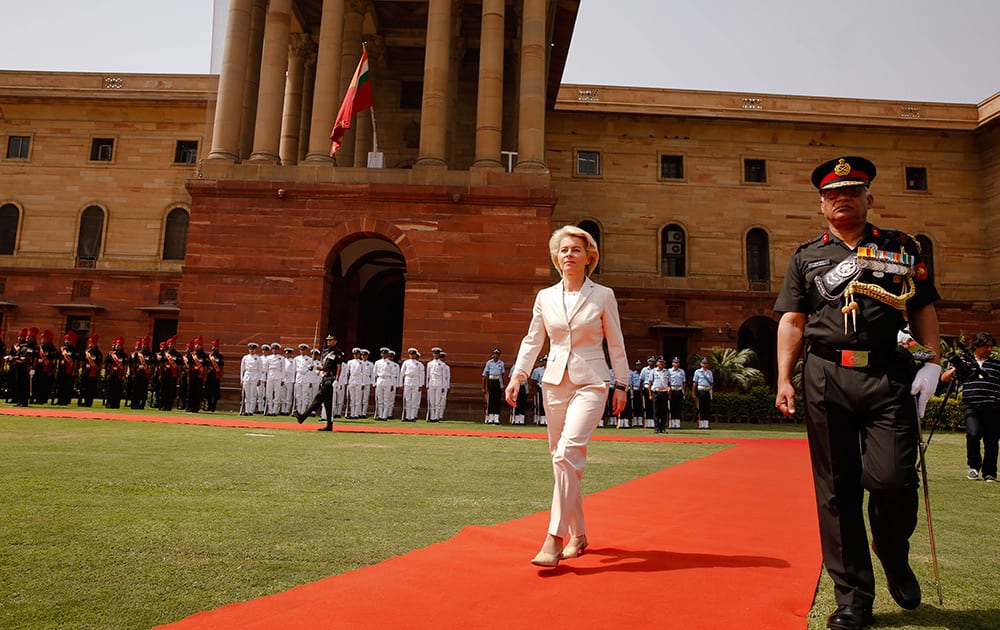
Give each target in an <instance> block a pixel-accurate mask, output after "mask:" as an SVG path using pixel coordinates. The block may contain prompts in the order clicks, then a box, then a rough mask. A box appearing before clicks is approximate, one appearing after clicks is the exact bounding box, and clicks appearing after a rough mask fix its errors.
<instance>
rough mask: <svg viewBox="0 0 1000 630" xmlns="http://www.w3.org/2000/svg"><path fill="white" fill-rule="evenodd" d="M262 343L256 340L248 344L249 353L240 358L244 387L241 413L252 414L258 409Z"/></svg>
mask: <svg viewBox="0 0 1000 630" xmlns="http://www.w3.org/2000/svg"><path fill="white" fill-rule="evenodd" d="M259 351H260V345H259V344H257V342H255V341H251V342H250V343H248V344H247V353H246V354H244V355H243V358H242V359H240V385H241V386H242V388H243V391H242V397H243V398H242V400H241V401H240V415H241V416H252V415H253V414H254V412H255V411H256V410H257V393H258V392H259V391H260V379H261V374H262V373H263V371H264V368H263V365H262V364H261V360H260V355H259V354H258V352H259Z"/></svg>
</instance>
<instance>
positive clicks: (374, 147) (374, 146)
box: [371, 105, 378, 153]
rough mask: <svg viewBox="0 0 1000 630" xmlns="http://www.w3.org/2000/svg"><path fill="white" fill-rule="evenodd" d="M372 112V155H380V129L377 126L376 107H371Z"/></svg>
mask: <svg viewBox="0 0 1000 630" xmlns="http://www.w3.org/2000/svg"><path fill="white" fill-rule="evenodd" d="M371 111H372V153H378V127H376V126H375V106H374V105H372V106H371Z"/></svg>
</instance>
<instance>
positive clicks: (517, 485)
mask: <svg viewBox="0 0 1000 630" xmlns="http://www.w3.org/2000/svg"><path fill="white" fill-rule="evenodd" d="M123 413H129V412H123ZM219 417H231V416H227V415H226V414H219ZM268 420H271V419H270V418H268ZM345 424H346V423H345ZM351 424H374V423H372V422H370V421H368V422H363V421H362V422H352V423H351ZM379 424H380V425H381V426H384V423H379ZM390 424H395V425H399V423H398V422H395V423H390ZM404 426H412V425H404ZM418 426H421V425H418ZM439 426H441V427H442V428H455V427H460V428H468V429H482V430H486V429H487V427H485V426H483V425H478V424H471V423H458V422H454V423H443V425H439ZM489 428H490V429H491V430H492V429H493V427H489ZM501 430H502V431H541V429H540V428H536V427H532V426H530V425H529V426H528V427H524V428H521V427H507V426H504V427H502V428H501ZM615 433H616V431H615V430H613V429H599V430H598V434H599V435H602V434H615ZM637 433H638V431H637ZM644 433H645V432H644ZM671 433H672V434H674V435H677V434H678V432H676V431H673V432H671ZM680 434H683V435H692V436H695V435H701V434H700V433H697V432H696V431H694V430H687V431H683V432H680ZM710 434H711V436H712V437H731V436H738V437H761V436H769V437H775V436H779V435H780V436H786V435H787V436H789V437H801V436H802V435H803V430H802V428H801V427H795V426H789V425H771V426H760V425H729V426H726V425H716V427H715V428H713V431H712V432H711V433H710ZM719 448H724V447H721V446H718V445H714V444H668V443H617V442H595V443H594V444H593V445H592V447H591V450H590V459H589V463H588V470H587V478H586V480H585V490H586V491H587V492H595V491H599V490H602V489H605V488H608V487H611V486H613V485H616V484H619V483H622V482H624V481H626V480H628V479H632V478H635V477H638V476H641V475H645V474H648V473H650V472H653V471H656V470H659V469H661V468H664V467H667V466H670V465H673V464H676V463H679V462H682V461H685V460H687V459H690V458H694V457H702V456H705V455H708V454H711V453H713V452H715V451H717V450H718V449H719ZM963 452H964V448H963V440H962V437H961V436H959V435H955V434H949V435H936V436H935V437H934V442H933V444H932V446H931V461H930V469H929V470H930V472H931V477H932V481H931V488H932V501H933V502H934V503H933V507H934V514H935V519H936V520H935V526H936V530H935V531H936V534H937V540H938V553H939V556H940V557H941V563H942V577H943V580H944V589H945V607H944V608H942V609H940V610H938V608H937V606H936V603H935V604H934V605H925V606H922V607H921V608H920V609H919V610H917V611H914V612H908V613H903V612H901V611H898V609H897V608H895V606H894V604H892V602H891V599H889V597H888V594H887V593H885V591H884V587H882V590H881V592H880V593H879V600H878V602H877V606H878V607H877V609H876V614H877V615H878V620H879V622H880V624H882V626H881V627H908V626H906V625H905V624H907V623H909V624H912V626H913V627H920V628H937V627H940V628H995V627H1000V617H998V616H997V615H998V613H997V609H998V608H1000V604H998V596H997V594H996V591H995V578H994V577H993V576H995V574H996V570H995V565H994V564H993V562H994V559H995V558H997V557H1000V553H998V552H1000V543H998V542H997V537H996V535H995V529H996V522H997V518H996V506H997V502H996V498H997V496H998V493H1000V487H998V486H1000V484H986V483H985V482H976V483H973V482H969V481H965V480H964V472H965V467H964V463H963V462H964V455H963ZM0 481H2V486H0V487H2V489H3V490H2V492H3V506H4V507H3V511H2V514H3V516H2V518H0V627H2V628H52V627H59V628H146V627H150V626H153V625H156V624H160V623H166V622H169V621H173V620H176V619H179V618H182V617H184V616H187V615H189V614H192V613H195V612H198V611H201V610H206V609H212V608H215V607H218V606H221V605H223V604H226V603H230V602H234V601H242V600H247V599H251V598H254V597H259V596H261V595H265V594H268V593H274V592H280V591H283V590H287V589H289V588H291V587H293V586H296V585H298V584H302V583H305V582H310V581H314V580H317V579H320V578H323V577H326V576H329V575H333V574H337V573H342V572H344V571H347V570H350V569H353V568H357V567H360V566H364V565H367V564H372V563H377V562H379V561H381V560H383V559H385V558H388V557H392V556H395V555H399V554H402V553H405V552H407V551H408V550H411V549H414V548H418V547H422V546H425V545H428V544H431V543H433V542H435V541H439V540H443V539H447V538H449V537H451V536H452V535H454V534H455V533H456V532H457V531H458V530H459V529H461V528H462V527H463V526H465V525H471V524H492V523H496V522H500V521H506V520H509V519H512V518H517V517H520V516H523V515H525V514H530V513H534V512H537V511H541V510H546V509H548V507H549V506H548V503H549V499H550V496H551V472H550V467H549V463H548V458H547V456H546V452H545V447H544V443H543V442H541V441H536V440H498V439H479V438H464V437H433V436H407V435H385V434H349V433H339V434H335V435H332V436H331V435H317V434H314V433H312V432H301V431H287V432H286V431H275V430H258V429H225V428H213V427H198V426H182V425H169V424H151V423H130V422H106V421H93V420H66V419H40V418H21V417H8V416H0ZM920 518H921V523H920V527H919V528H918V530H917V535H916V536H915V539H914V566H915V570H916V571H917V574H918V576H919V577H920V578H921V580H922V582H923V583H924V585H925V593H926V596H925V601H926V602H931V601H932V597H931V590H932V586H931V569H930V560H929V553H928V551H927V544H926V536H927V533H926V528H925V527H924V525H923V513H921V517H920ZM984 558H988V559H989V560H986V561H984ZM830 590H831V589H830V584H829V580H828V579H826V578H825V577H824V578H823V579H822V580H821V583H820V591H819V594H818V603H817V606H816V609H815V610H814V613H813V615H812V620H811V623H810V628H813V627H816V628H821V627H824V624H823V622H824V621H825V617H826V615H827V614H828V613H829V609H830V608H832V595H831V593H830ZM977 624H979V625H977Z"/></svg>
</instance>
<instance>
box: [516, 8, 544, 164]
mask: <svg viewBox="0 0 1000 630" xmlns="http://www.w3.org/2000/svg"><path fill="white" fill-rule="evenodd" d="M547 6H548V0H524V16H523V22H522V26H521V100H520V107H519V113H518V132H517V153H518V156H517V166H516V167H515V169H514V170H517V171H525V170H529V171H530V170H545V169H547V167H546V165H545V67H546V65H547V63H546V62H547V58H548V50H547V46H546V36H545V34H546V8H547Z"/></svg>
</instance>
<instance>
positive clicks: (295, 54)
mask: <svg viewBox="0 0 1000 630" xmlns="http://www.w3.org/2000/svg"><path fill="white" fill-rule="evenodd" d="M311 44H312V42H311V41H310V39H309V35H308V34H306V33H293V34H292V35H291V36H290V37H289V42H288V76H286V77H285V98H284V108H283V110H282V112H281V143H280V144H279V147H278V153H279V154H280V155H281V164H282V166H293V165H295V164H298V162H299V124H300V121H301V117H302V84H303V81H304V79H305V63H306V55H307V54H308V52H309V47H310V45H311Z"/></svg>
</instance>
